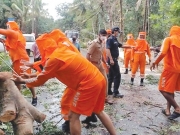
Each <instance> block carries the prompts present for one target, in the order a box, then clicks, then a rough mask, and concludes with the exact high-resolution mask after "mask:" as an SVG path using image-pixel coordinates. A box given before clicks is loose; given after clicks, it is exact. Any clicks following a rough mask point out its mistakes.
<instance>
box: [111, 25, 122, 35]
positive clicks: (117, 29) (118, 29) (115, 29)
mask: <svg viewBox="0 0 180 135" xmlns="http://www.w3.org/2000/svg"><path fill="white" fill-rule="evenodd" d="M111 31H112V33H114V32H115V31H118V32H119V33H120V32H121V31H120V28H119V27H117V26H116V27H113V28H112V29H111Z"/></svg>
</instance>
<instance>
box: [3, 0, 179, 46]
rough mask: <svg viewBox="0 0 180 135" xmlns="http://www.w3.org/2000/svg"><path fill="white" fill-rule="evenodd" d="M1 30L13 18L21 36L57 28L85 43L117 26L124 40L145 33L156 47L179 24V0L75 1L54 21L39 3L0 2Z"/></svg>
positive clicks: (24, 0)
mask: <svg viewBox="0 0 180 135" xmlns="http://www.w3.org/2000/svg"><path fill="white" fill-rule="evenodd" d="M0 4H1V5H2V6H1V7H2V8H1V9H0V27H1V28H5V27H6V25H5V24H6V22H7V19H8V18H15V20H16V21H17V22H18V23H19V24H20V26H21V30H22V31H23V32H24V33H32V32H34V33H44V32H48V31H51V30H52V29H55V28H59V29H61V30H63V31H65V30H69V29H73V30H78V31H79V32H80V34H81V40H82V41H84V42H86V41H88V40H91V39H93V38H95V37H96V35H97V33H98V31H99V30H100V29H102V28H104V29H108V28H112V27H113V26H119V27H120V28H121V30H122V31H123V35H124V38H123V40H125V39H126V35H127V34H128V33H132V34H133V35H134V36H135V37H137V35H138V32H140V31H146V33H147V37H148V41H149V42H150V44H151V45H152V46H154V45H159V44H160V43H161V41H162V39H163V38H164V37H165V36H167V35H168V31H169V28H170V27H171V26H172V25H180V18H179V13H180V6H179V5H180V1H179V0H174V1H168V0H123V1H122V0H100V1H97V0H74V1H73V2H72V3H62V4H59V5H57V6H56V7H55V9H56V11H57V13H58V16H59V19H57V20H54V19H53V17H52V16H50V15H49V13H48V11H47V10H46V9H45V8H44V6H45V3H43V2H42V0H36V1H34V0H0Z"/></svg>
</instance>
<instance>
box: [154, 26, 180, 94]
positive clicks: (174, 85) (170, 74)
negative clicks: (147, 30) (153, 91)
mask: <svg viewBox="0 0 180 135" xmlns="http://www.w3.org/2000/svg"><path fill="white" fill-rule="evenodd" d="M169 35H170V36H169V37H167V38H165V39H164V41H163V44H162V46H161V51H160V53H159V54H158V56H157V57H156V59H155V60H154V63H155V64H158V63H159V62H160V61H161V60H162V59H163V58H164V69H163V72H162V74H161V77H160V80H159V90H160V91H165V92H168V93H174V91H180V44H179V43H180V27H179V26H173V27H172V28H171V29H170V34H169Z"/></svg>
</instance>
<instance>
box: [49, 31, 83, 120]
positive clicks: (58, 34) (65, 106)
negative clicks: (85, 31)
mask: <svg viewBox="0 0 180 135" xmlns="http://www.w3.org/2000/svg"><path fill="white" fill-rule="evenodd" d="M49 36H50V37H51V38H52V39H54V40H55V41H56V43H57V45H58V47H61V48H65V49H67V50H71V51H73V52H76V53H78V54H80V55H81V53H80V52H79V51H78V49H77V48H76V47H75V46H74V45H73V44H72V42H71V41H70V40H69V39H68V38H67V37H66V35H65V34H64V33H63V32H62V31H61V30H59V29H55V30H53V31H51V32H50V33H49ZM75 94H76V91H75V90H73V89H71V88H70V87H66V88H65V90H64V92H63V95H62V98H61V101H60V106H61V114H62V116H63V118H64V119H65V120H68V113H69V110H70V106H71V102H72V99H73V97H74V95H75Z"/></svg>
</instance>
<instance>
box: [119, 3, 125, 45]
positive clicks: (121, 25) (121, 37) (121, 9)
mask: <svg viewBox="0 0 180 135" xmlns="http://www.w3.org/2000/svg"><path fill="white" fill-rule="evenodd" d="M120 29H121V31H122V32H123V33H124V26H123V1H122V0H120ZM123 33H122V34H121V36H120V41H121V43H123V39H124V37H123Z"/></svg>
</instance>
